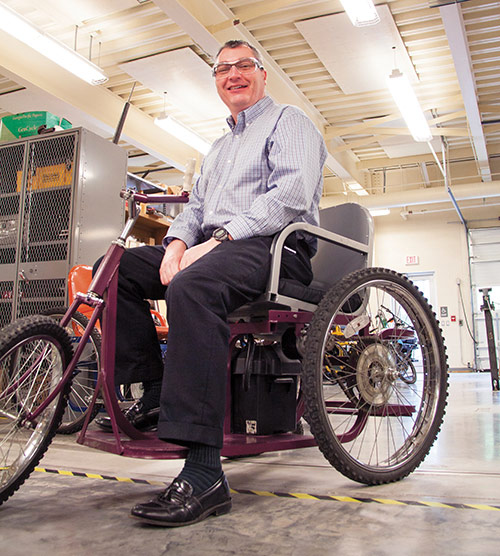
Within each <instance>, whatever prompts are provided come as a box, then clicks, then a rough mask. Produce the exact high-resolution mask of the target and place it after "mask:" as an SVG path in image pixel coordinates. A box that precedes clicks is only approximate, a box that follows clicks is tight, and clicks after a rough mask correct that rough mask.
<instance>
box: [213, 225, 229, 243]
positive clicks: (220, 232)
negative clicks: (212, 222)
mask: <svg viewBox="0 0 500 556" xmlns="http://www.w3.org/2000/svg"><path fill="white" fill-rule="evenodd" d="M212 237H213V238H214V239H216V240H217V241H229V240H230V239H231V238H230V237H229V232H228V231H227V230H226V229H224V228H215V230H214V231H213V234H212Z"/></svg>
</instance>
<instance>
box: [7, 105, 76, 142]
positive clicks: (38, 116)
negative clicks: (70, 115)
mask: <svg viewBox="0 0 500 556" xmlns="http://www.w3.org/2000/svg"><path fill="white" fill-rule="evenodd" d="M42 125H45V126H46V127H47V128H51V127H56V126H58V127H60V128H62V129H70V128H71V127H72V125H71V122H69V121H68V120H66V119H65V118H61V117H59V116H55V115H54V114H51V113H50V112H42V111H39V112H22V113H21V114H13V115H12V116H5V117H3V118H2V119H1V120H0V141H12V140H13V139H19V138H21V137H29V136H31V135H37V134H38V129H39V128H40V126H42Z"/></svg>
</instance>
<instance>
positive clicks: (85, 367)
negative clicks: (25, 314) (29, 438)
mask: <svg viewBox="0 0 500 556" xmlns="http://www.w3.org/2000/svg"><path fill="white" fill-rule="evenodd" d="M66 309H67V308H66V307H58V308H53V309H49V310H47V311H45V312H44V314H45V315H48V316H50V317H52V318H54V319H56V320H57V321H60V320H61V318H62V317H63V315H64V314H65V313H66ZM88 322H89V321H88V319H87V317H86V316H85V315H82V313H79V312H78V311H76V312H75V313H74V315H73V316H72V317H71V323H70V324H69V325H68V326H67V327H66V331H67V332H68V334H69V335H70V337H71V341H72V342H73V345H74V349H75V350H76V346H77V344H78V343H79V342H80V339H81V337H82V334H83V331H84V329H85V328H86V326H87V324H88ZM100 364H101V334H100V333H99V331H98V330H97V329H96V328H94V329H93V330H92V332H91V333H90V336H89V339H88V340H87V344H86V345H85V347H84V349H83V351H82V355H81V356H80V359H79V360H78V363H77V364H76V367H75V370H74V372H73V379H72V381H71V391H70V393H69V399H68V404H67V405H66V410H65V412H64V415H63V418H62V422H61V425H60V426H59V428H58V429H57V432H58V433H59V434H73V433H75V432H78V431H79V430H81V428H82V427H83V423H84V422H85V418H86V417H87V413H88V412H89V409H90V402H91V400H92V397H93V396H94V392H95V387H96V384H97V375H98V372H99V369H100ZM100 407H101V406H100V405H99V404H96V405H95V406H94V407H93V409H92V411H91V415H90V420H92V419H93V418H94V417H95V416H96V415H97V413H99V409H100Z"/></svg>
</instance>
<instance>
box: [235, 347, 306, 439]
mask: <svg viewBox="0 0 500 556" xmlns="http://www.w3.org/2000/svg"><path fill="white" fill-rule="evenodd" d="M300 371H301V363H300V361H299V360H293V359H289V358H288V357H286V356H285V354H284V353H283V350H282V349H281V345H280V344H279V343H275V344H271V345H248V346H247V347H246V348H244V349H242V350H241V352H240V353H239V355H238V356H237V357H236V359H235V360H234V361H233V366H232V375H231V395H232V432H233V433H236V434H259V435H261V434H262V435H266V434H274V433H279V432H287V431H293V430H295V428H296V425H297V418H296V405H297V390H298V377H299V375H300Z"/></svg>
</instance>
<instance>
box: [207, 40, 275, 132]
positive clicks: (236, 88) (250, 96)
mask: <svg viewBox="0 0 500 556" xmlns="http://www.w3.org/2000/svg"><path fill="white" fill-rule="evenodd" d="M242 58H255V54H254V53H253V52H252V50H251V49H250V48H248V47H247V46H238V47H236V48H225V49H224V50H222V52H221V53H220V54H219V57H218V58H217V62H218V63H222V62H237V61H238V60H241V59H242ZM266 77H267V73H266V72H265V71H264V70H261V69H257V70H256V71H255V72H254V73H251V74H247V75H242V74H241V73H239V71H238V70H237V69H236V68H235V67H232V68H231V71H230V72H229V74H228V75H225V76H224V77H222V78H221V79H219V78H217V79H216V80H215V84H216V86H217V92H218V93H219V96H220V98H221V99H222V101H223V102H224V104H225V105H226V106H227V107H228V108H229V110H230V112H231V114H232V116H233V118H234V120H235V121H236V118H237V115H238V113H239V112H241V111H242V110H245V109H246V108H249V107H250V106H253V105H254V104H255V103H256V102H257V101H258V100H260V99H261V98H262V97H264V95H265V88H266Z"/></svg>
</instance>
